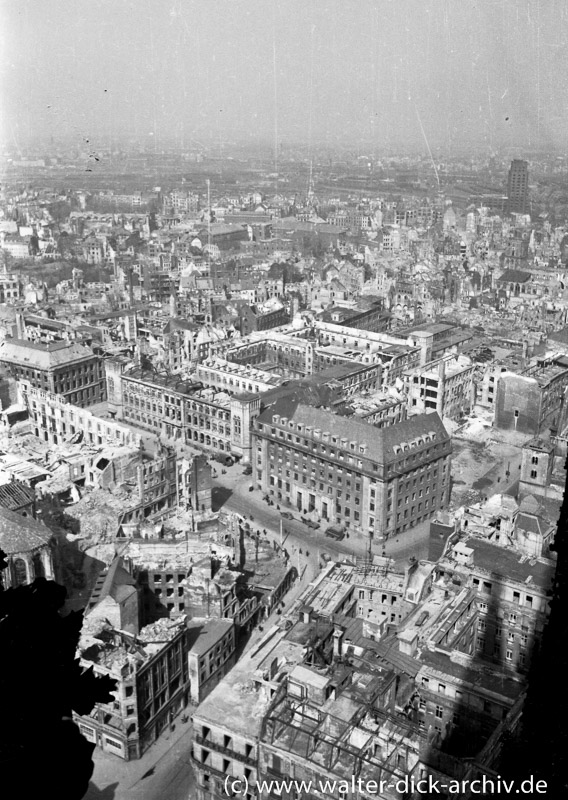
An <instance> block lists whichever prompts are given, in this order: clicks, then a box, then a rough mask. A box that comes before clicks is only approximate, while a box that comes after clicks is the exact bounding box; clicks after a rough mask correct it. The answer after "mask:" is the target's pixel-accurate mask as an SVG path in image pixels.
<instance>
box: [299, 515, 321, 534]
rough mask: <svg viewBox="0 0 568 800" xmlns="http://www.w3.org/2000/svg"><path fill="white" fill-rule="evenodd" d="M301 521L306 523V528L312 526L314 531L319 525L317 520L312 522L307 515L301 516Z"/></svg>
mask: <svg viewBox="0 0 568 800" xmlns="http://www.w3.org/2000/svg"><path fill="white" fill-rule="evenodd" d="M302 522H303V523H304V525H307V526H308V528H313V530H314V531H315V530H317V529H318V528H319V527H321V526H320V524H319V522H314V521H313V520H312V519H307V517H302Z"/></svg>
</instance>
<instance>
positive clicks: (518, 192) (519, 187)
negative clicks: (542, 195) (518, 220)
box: [507, 158, 529, 214]
mask: <svg viewBox="0 0 568 800" xmlns="http://www.w3.org/2000/svg"><path fill="white" fill-rule="evenodd" d="M507 211H508V212H509V213H512V212H516V213H518V214H527V213H528V211H529V165H528V163H527V162H526V161H522V160H521V159H519V158H515V159H514V160H513V161H511V166H510V167H509V176H508V178H507Z"/></svg>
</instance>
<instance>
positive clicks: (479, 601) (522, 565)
mask: <svg viewBox="0 0 568 800" xmlns="http://www.w3.org/2000/svg"><path fill="white" fill-rule="evenodd" d="M553 574H554V562H552V561H551V560H550V559H548V558H542V557H540V558H533V559H530V560H529V559H528V558H527V555H526V553H523V552H521V551H519V550H518V549H517V548H513V547H511V546H510V545H509V544H507V545H504V544H502V543H496V542H489V541H486V540H484V539H483V538H481V537H478V536H468V535H467V534H459V535H457V536H453V537H450V539H449V541H448V544H447V546H446V550H445V553H444V556H443V557H442V558H441V559H440V561H439V562H438V564H437V567H436V575H437V578H442V579H443V580H444V581H446V582H450V581H452V580H453V581H458V580H459V582H460V583H461V585H462V586H464V587H467V588H469V589H472V590H473V591H474V592H475V604H476V609H477V618H476V623H475V626H474V631H473V638H472V640H471V643H472V651H471V652H473V653H475V654H476V655H477V656H478V657H479V658H482V659H483V660H484V662H485V663H486V664H487V665H490V664H497V665H499V666H501V667H504V668H506V669H507V670H509V671H510V673H511V674H514V673H515V672H516V673H523V674H524V673H527V671H528V669H529V666H530V660H531V656H532V654H533V651H534V650H535V648H537V647H538V642H539V641H540V638H541V635H542V631H543V629H544V625H545V622H546V619H547V616H548V590H549V589H550V586H551V584H552V578H553ZM460 649H463V648H460Z"/></svg>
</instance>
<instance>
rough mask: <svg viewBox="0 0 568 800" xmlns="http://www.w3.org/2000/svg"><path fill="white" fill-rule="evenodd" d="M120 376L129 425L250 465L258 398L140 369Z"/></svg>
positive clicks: (125, 415)
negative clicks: (252, 432)
mask: <svg viewBox="0 0 568 800" xmlns="http://www.w3.org/2000/svg"><path fill="white" fill-rule="evenodd" d="M120 377H121V381H122V415H123V418H124V420H125V421H126V422H128V423H130V424H132V425H135V426H138V427H140V428H144V429H145V430H149V431H152V432H153V433H156V434H163V435H164V436H166V437H167V438H169V439H174V440H181V441H184V442H185V443H186V444H189V445H192V446H194V447H197V448H198V449H205V450H207V451H208V452H211V451H214V452H217V453H221V454H224V455H226V456H227V457H228V458H230V457H231V454H234V455H236V456H239V457H242V458H243V459H244V460H245V461H248V460H249V458H250V450H251V424H252V420H253V419H254V418H255V417H256V416H257V415H258V413H259V412H260V397H259V396H258V394H256V393H253V392H249V391H248V390H247V392H246V393H244V392H243V393H240V394H235V395H233V396H232V397H231V396H230V395H229V394H228V393H227V392H223V391H217V390H216V389H214V388H211V389H209V388H204V387H203V384H202V383H201V382H199V381H193V382H192V381H181V382H180V381H177V380H176V379H175V378H167V377H163V376H156V375H155V374H154V373H153V372H150V371H145V370H141V369H134V370H131V371H128V372H124V373H123V374H122V375H121V376H120Z"/></svg>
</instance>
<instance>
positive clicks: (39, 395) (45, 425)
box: [18, 381, 142, 449]
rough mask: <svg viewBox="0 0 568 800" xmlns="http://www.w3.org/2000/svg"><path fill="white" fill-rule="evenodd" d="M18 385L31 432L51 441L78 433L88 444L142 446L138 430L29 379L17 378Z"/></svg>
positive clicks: (139, 447)
mask: <svg viewBox="0 0 568 800" xmlns="http://www.w3.org/2000/svg"><path fill="white" fill-rule="evenodd" d="M18 387H19V391H20V394H21V399H22V402H23V403H24V405H25V406H26V408H27V410H28V414H29V416H30V419H31V423H32V429H33V432H34V434H35V435H36V436H38V437H39V438H42V439H43V440H44V441H46V442H49V443H50V444H60V443H61V442H63V441H65V439H66V438H68V437H70V436H80V437H81V438H82V441H84V442H85V443H87V444H89V445H95V446H97V445H102V444H103V443H104V444H111V443H112V444H114V445H115V446H116V447H122V446H131V447H134V448H138V449H141V448H142V437H141V436H140V434H139V433H136V432H135V431H133V430H131V429H130V428H128V427H127V426H126V425H121V424H120V423H119V422H115V421H114V420H111V419H106V418H103V417H97V416H96V415H95V414H93V413H92V412H91V411H89V410H88V409H86V408H79V407H78V406H76V405H73V404H72V403H70V402H68V401H67V400H66V399H65V398H64V397H61V395H59V394H53V393H51V392H48V391H44V390H43V389H38V388H36V387H35V386H32V385H31V383H29V382H28V381H19V383H18Z"/></svg>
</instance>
